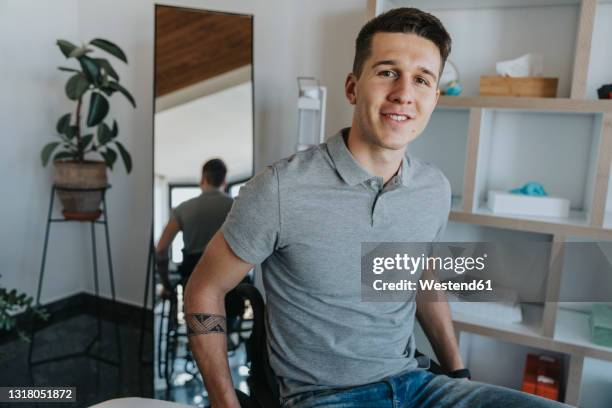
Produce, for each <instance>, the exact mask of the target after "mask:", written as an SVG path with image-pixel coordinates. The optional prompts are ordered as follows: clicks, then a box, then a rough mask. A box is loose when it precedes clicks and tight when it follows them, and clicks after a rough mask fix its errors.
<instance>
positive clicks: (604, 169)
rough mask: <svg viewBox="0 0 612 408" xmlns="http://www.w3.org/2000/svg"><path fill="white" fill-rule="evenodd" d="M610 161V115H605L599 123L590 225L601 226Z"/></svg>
mask: <svg viewBox="0 0 612 408" xmlns="http://www.w3.org/2000/svg"><path fill="white" fill-rule="evenodd" d="M611 161H612V114H609V113H608V114H606V115H604V117H603V120H602V122H601V137H600V141H599V152H598V154H597V171H596V175H595V188H594V189H593V201H592V204H591V225H592V226H594V227H601V226H603V222H604V217H605V213H606V199H607V198H608V182H609V179H610V162H611Z"/></svg>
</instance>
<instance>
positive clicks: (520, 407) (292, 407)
mask: <svg viewBox="0 0 612 408" xmlns="http://www.w3.org/2000/svg"><path fill="white" fill-rule="evenodd" d="M282 407H283V408H315V407H317V408H323V407H326V408H408V407H416V408H426V407H436V408H446V407H454V408H484V407H491V408H501V407H503V408H560V407H567V405H564V404H561V403H559V402H555V401H551V400H548V399H544V398H540V397H536V396H535V395H531V394H526V393H522V392H519V391H516V390H511V389H509V388H504V387H498V386H495V385H489V384H483V383H478V382H475V381H469V380H466V379H453V378H449V377H447V376H445V375H434V374H432V373H430V372H429V371H425V370H423V369H417V370H414V371H410V372H408V373H406V374H402V375H398V376H396V377H390V378H386V379H384V380H382V381H380V382H376V383H372V384H367V385H362V386H359V387H354V388H344V389H332V390H321V391H310V392H304V393H300V394H297V395H295V396H292V397H289V398H286V399H284V400H283V401H282Z"/></svg>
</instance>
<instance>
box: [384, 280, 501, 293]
mask: <svg viewBox="0 0 612 408" xmlns="http://www.w3.org/2000/svg"><path fill="white" fill-rule="evenodd" d="M372 287H373V288H374V290H383V291H384V290H390V291H396V290H397V291H406V290H409V291H414V290H417V289H418V290H442V291H451V292H459V291H466V292H467V291H469V292H473V291H484V290H489V291H491V290H493V286H492V285H491V280H490V279H488V280H484V279H480V280H473V281H471V282H438V281H437V280H434V279H429V280H419V284H418V285H417V283H416V282H414V281H409V280H407V279H402V280H400V281H397V282H383V281H382V280H381V279H377V280H375V281H374V282H373V284H372Z"/></svg>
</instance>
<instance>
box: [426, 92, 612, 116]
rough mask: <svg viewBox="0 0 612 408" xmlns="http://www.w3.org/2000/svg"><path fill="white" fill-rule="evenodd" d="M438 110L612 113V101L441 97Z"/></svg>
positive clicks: (506, 97)
mask: <svg viewBox="0 0 612 408" xmlns="http://www.w3.org/2000/svg"><path fill="white" fill-rule="evenodd" d="M438 108H463V109H470V108H490V109H516V110H524V111H550V112H568V113H612V101H610V100H603V99H602V100H597V99H593V100H590V99H582V100H581V99H569V98H517V97H508V96H444V95H443V96H440V100H439V101H438Z"/></svg>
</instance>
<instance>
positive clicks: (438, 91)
mask: <svg viewBox="0 0 612 408" xmlns="http://www.w3.org/2000/svg"><path fill="white" fill-rule="evenodd" d="M439 99H440V88H438V89H436V105H437V104H438V100H439Z"/></svg>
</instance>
